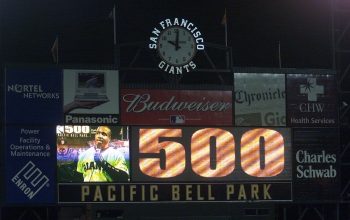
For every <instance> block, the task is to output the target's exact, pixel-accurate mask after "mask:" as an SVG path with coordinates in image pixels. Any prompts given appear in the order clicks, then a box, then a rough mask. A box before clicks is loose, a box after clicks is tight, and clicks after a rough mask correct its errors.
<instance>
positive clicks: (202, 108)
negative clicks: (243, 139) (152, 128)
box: [121, 89, 232, 125]
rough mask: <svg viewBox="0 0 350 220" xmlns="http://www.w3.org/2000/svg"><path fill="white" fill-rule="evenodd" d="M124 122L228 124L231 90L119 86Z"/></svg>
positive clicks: (139, 123) (140, 123) (136, 123)
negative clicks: (131, 87)
mask: <svg viewBox="0 0 350 220" xmlns="http://www.w3.org/2000/svg"><path fill="white" fill-rule="evenodd" d="M121 122H122V123H123V124H127V125H211V124H215V125H232V91H209V90H158V89H122V90H121Z"/></svg>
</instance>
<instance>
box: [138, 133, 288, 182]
mask: <svg viewBox="0 0 350 220" xmlns="http://www.w3.org/2000/svg"><path fill="white" fill-rule="evenodd" d="M169 137H171V138H181V137H182V130H181V129H140V131H139V152H140V153H141V158H140V162H139V166H140V170H141V171H142V172H143V173H144V174H146V175H148V176H151V177H155V178H170V177H175V176H178V175H180V174H182V173H183V172H184V170H185V166H186V155H185V147H184V146H183V145H182V144H181V143H178V142H176V141H161V140H160V138H169ZM190 149H191V166H192V169H193V171H194V172H195V173H196V174H198V175H199V176H202V177H224V176H227V175H229V174H231V173H232V172H233V171H234V169H235V162H236V159H235V140H234V136H233V135H232V134H231V133H230V132H228V131H226V130H223V129H220V128H204V129H201V130H198V131H196V132H195V133H194V134H193V135H192V138H191V146H190ZM240 156H241V167H242V170H243V171H244V172H245V173H247V174H248V175H250V176H254V177H272V176H276V175H278V174H280V173H281V172H282V171H283V169H284V161H285V160H284V140H283V136H282V135H281V134H280V133H279V132H277V131H275V130H271V129H265V128H257V129H253V130H249V131H247V132H245V133H244V134H243V135H242V138H241V151H240Z"/></svg>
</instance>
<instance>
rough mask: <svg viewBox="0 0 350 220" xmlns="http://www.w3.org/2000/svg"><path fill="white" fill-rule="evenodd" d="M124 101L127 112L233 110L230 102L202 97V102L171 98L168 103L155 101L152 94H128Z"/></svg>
mask: <svg viewBox="0 0 350 220" xmlns="http://www.w3.org/2000/svg"><path fill="white" fill-rule="evenodd" d="M123 101H124V102H127V103H128V106H127V108H126V111H127V112H136V113H140V112H144V111H197V112H200V111H202V112H207V111H211V112H215V111H218V112H224V111H226V110H227V109H229V108H231V103H230V102H221V101H217V102H212V101H208V100H206V97H202V100H201V101H198V102H196V101H177V100H176V97H175V96H171V97H170V99H169V100H166V101H153V100H151V95H150V94H126V95H124V96H123Z"/></svg>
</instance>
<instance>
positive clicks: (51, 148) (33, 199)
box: [5, 125, 56, 203]
mask: <svg viewBox="0 0 350 220" xmlns="http://www.w3.org/2000/svg"><path fill="white" fill-rule="evenodd" d="M53 132H55V129H54V128H53V127H49V126H29V125H28V126H27V125H23V126H10V125H8V126H7V127H6V143H5V147H6V148H5V158H6V184H5V187H6V190H5V192H6V195H5V196H6V198H5V200H6V202H8V203H54V202H55V201H56V175H55V173H56V172H55V155H56V154H55V141H54V140H55V135H54V133H53Z"/></svg>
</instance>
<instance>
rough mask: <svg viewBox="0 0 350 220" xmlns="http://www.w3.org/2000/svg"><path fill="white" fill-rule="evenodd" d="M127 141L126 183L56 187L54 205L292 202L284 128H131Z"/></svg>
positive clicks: (287, 134)
mask: <svg viewBox="0 0 350 220" xmlns="http://www.w3.org/2000/svg"><path fill="white" fill-rule="evenodd" d="M131 137H132V139H131V143H130V145H131V146H133V147H132V148H130V154H131V155H130V158H132V160H131V166H130V174H131V176H130V182H124V183H121V182H119V181H114V180H110V181H97V182H94V183H92V181H91V180H90V179H84V183H78V182H73V181H72V182H70V183H69V182H65V183H63V182H62V183H60V184H59V185H58V187H59V188H58V190H59V192H58V195H59V202H60V203H71V202H77V203H81V202H82V203H84V202H86V203H90V202H96V203H99V202H103V203H119V202H123V203H124V202H126V203H128V202H185V201H186V202H190V201H191V202H203V201H220V202H222V201H224V202H239V201H240V202H246V201H252V200H253V201H291V200H292V184H291V180H292V171H291V169H292V164H291V158H290V156H291V137H290V130H289V129H287V128H274V129H270V128H232V127H220V128H218V127H217V128H205V127H176V128H169V127H168V128H156V127H132V128H131ZM58 158H59V157H58ZM91 159H93V158H92V157H91ZM59 161H60V160H58V164H60V162H59ZM78 163H79V162H78ZM93 163H94V164H95V163H96V162H93ZM90 168H91V166H90V167H88V166H86V169H90Z"/></svg>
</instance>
